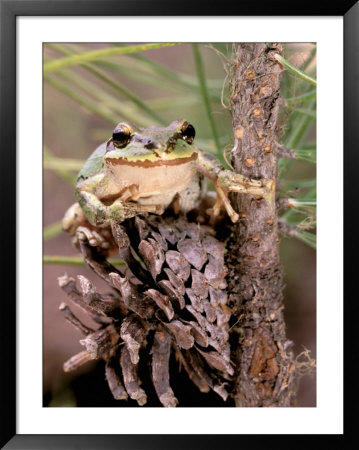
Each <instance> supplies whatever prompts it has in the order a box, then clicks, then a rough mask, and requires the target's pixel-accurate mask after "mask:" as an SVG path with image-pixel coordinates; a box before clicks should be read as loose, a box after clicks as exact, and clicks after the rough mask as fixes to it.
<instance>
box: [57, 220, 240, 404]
mask: <svg viewBox="0 0 359 450" xmlns="http://www.w3.org/2000/svg"><path fill="white" fill-rule="evenodd" d="M111 231H112V236H113V239H114V241H115V242H116V245H117V246H118V251H119V254H120V256H121V258H123V259H124V261H125V262H126V264H127V268H126V269H122V270H120V269H117V268H115V267H114V266H112V265H111V264H110V263H109V262H108V261H107V260H106V258H105V253H104V252H103V250H101V249H99V248H97V247H92V246H91V245H90V243H89V242H88V241H86V239H83V237H82V239H81V240H79V245H80V249H81V252H82V254H83V257H84V259H85V261H86V263H87V264H88V265H89V266H90V267H91V268H92V269H93V270H94V272H95V273H97V275H99V276H100V277H101V278H103V279H104V280H105V281H106V282H107V283H108V285H109V286H110V287H111V291H112V293H111V294H100V293H98V292H97V290H96V288H95V287H94V285H93V284H92V282H91V281H90V280H88V279H86V278H85V277H83V276H78V281H79V283H80V290H78V288H77V286H76V282H75V280H74V279H72V278H68V277H67V276H64V277H61V278H59V284H60V286H61V288H62V289H63V290H64V291H65V292H66V293H67V294H68V295H69V297H70V299H71V300H72V301H73V302H74V303H76V304H77V305H79V306H80V307H81V308H82V309H84V310H85V311H86V312H87V313H88V314H90V315H91V317H92V318H93V319H94V320H95V322H97V323H98V324H99V325H100V326H99V328H98V329H97V330H96V331H95V330H92V329H89V328H88V327H85V326H84V325H83V324H82V323H80V321H79V320H78V319H77V318H76V317H75V316H74V315H73V314H72V313H71V311H70V309H69V308H68V307H67V305H65V304H61V306H60V309H61V310H62V311H63V313H64V314H65V317H66V318H67V319H68V320H69V321H70V322H71V323H72V324H73V325H74V326H76V327H77V328H78V329H80V330H81V332H82V333H83V334H85V338H84V339H82V340H81V341H80V343H81V344H82V345H83V346H84V347H85V350H84V351H83V352H81V353H79V354H78V355H75V356H73V357H72V358H70V360H68V361H67V362H66V363H65V364H64V370H65V371H70V370H75V369H76V368H77V367H79V366H80V365H82V364H83V363H85V362H86V361H88V360H90V359H100V358H102V359H104V360H105V362H106V378H107V381H108V384H109V387H110V389H111V391H112V394H113V396H114V398H115V399H119V400H120V399H127V398H128V396H130V398H132V399H135V400H137V402H138V404H139V405H144V404H145V403H146V401H147V397H146V393H145V392H144V391H143V389H142V388H141V387H140V385H141V382H140V380H139V377H138V365H139V362H140V350H141V349H145V351H144V352H143V351H142V352H141V355H146V357H148V355H151V360H150V362H151V371H152V374H151V375H152V380H153V384H154V387H155V390H156V393H157V395H158V398H159V400H160V402H161V403H162V404H163V405H164V406H166V407H174V406H176V405H177V404H178V400H177V398H176V397H175V395H174V393H173V391H172V389H171V387H170V375H169V358H170V353H171V351H174V352H175V355H176V358H177V360H178V361H179V362H180V365H182V366H183V367H184V368H185V370H186V371H187V373H188V375H189V378H190V379H191V380H192V382H193V383H194V384H195V385H196V386H197V387H198V388H199V390H200V391H201V392H208V391H209V390H210V389H212V390H213V391H215V392H216V393H217V394H218V395H220V396H221V397H222V398H223V400H226V399H227V397H228V392H227V391H226V389H225V386H226V385H227V384H228V383H229V382H230V381H231V376H232V375H233V372H234V369H233V365H232V364H231V361H230V346H229V342H228V339H229V334H228V333H229V320H230V317H231V312H230V309H229V307H228V306H227V292H226V286H227V285H226V279H225V277H226V274H227V270H226V268H225V266H224V244H223V242H221V241H219V240H218V239H217V238H216V237H215V231H214V228H213V227H210V226H207V225H199V224H198V223H195V222H189V221H188V220H187V219H186V218H185V217H180V218H179V219H178V218H177V219H176V218H174V217H171V216H170V217H163V216H154V215H148V216H146V217H136V218H134V219H130V220H127V221H125V222H123V223H122V224H121V225H118V224H115V223H113V224H112V230H111ZM111 239H112V238H111ZM142 357H143V356H142Z"/></svg>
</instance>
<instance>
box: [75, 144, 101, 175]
mask: <svg viewBox="0 0 359 450" xmlns="http://www.w3.org/2000/svg"><path fill="white" fill-rule="evenodd" d="M105 153H106V142H104V143H103V144H101V145H100V146H99V147H97V149H96V150H95V151H94V152H93V153H92V154H91V156H89V158H88V160H87V161H86V162H85V164H84V165H83V167H82V169H81V170H80V172H79V173H78V175H77V183H81V181H84V180H87V178H90V177H92V176H93V175H96V174H97V173H98V172H100V171H101V169H102V168H103V156H104V154H105Z"/></svg>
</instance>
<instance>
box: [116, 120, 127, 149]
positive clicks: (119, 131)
mask: <svg viewBox="0 0 359 450" xmlns="http://www.w3.org/2000/svg"><path fill="white" fill-rule="evenodd" d="M130 139H131V130H130V129H129V128H128V127H127V126H125V125H122V124H120V125H117V127H116V128H115V129H114V130H113V133H112V142H113V145H114V146H115V147H116V148H123V147H125V146H126V145H127V144H128V143H129V142H130Z"/></svg>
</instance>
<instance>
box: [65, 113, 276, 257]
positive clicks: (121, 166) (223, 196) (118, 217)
mask: <svg viewBox="0 0 359 450" xmlns="http://www.w3.org/2000/svg"><path fill="white" fill-rule="evenodd" d="M195 135H196V131H195V128H194V126H193V125H192V124H191V123H190V122H188V121H187V120H185V119H176V120H174V121H172V122H171V123H170V124H169V125H168V126H150V127H148V128H141V127H138V126H136V125H134V124H132V123H128V122H120V123H119V124H118V125H117V126H116V127H115V128H114V130H113V132H112V136H111V137H110V138H109V139H108V140H107V141H106V142H104V143H103V144H101V145H100V146H99V147H98V148H97V149H96V150H95V151H94V152H93V153H92V154H91V156H90V157H89V158H88V160H87V161H86V163H85V164H84V166H83V168H82V169H81V170H80V172H79V174H78V177H77V182H76V188H75V195H76V199H77V202H76V203H75V204H74V205H72V206H71V207H70V208H69V209H68V211H67V212H66V213H65V216H64V218H63V221H62V225H63V229H64V230H65V231H67V232H68V233H69V234H70V235H72V236H73V235H75V234H76V233H80V235H82V236H83V237H84V238H87V239H88V241H89V243H90V245H94V246H95V245H97V246H102V247H104V248H105V247H106V246H107V245H108V244H107V243H108V238H109V231H108V230H109V227H110V226H111V222H113V221H114V222H117V223H121V222H123V221H125V220H126V219H130V218H132V217H135V216H137V215H142V214H148V213H151V214H158V215H161V214H163V213H164V212H165V211H166V210H167V208H168V207H169V206H170V205H173V203H174V202H175V203H176V205H177V206H176V208H177V211H178V212H182V213H187V212H188V211H190V210H192V209H193V208H195V207H196V205H198V203H199V202H200V200H201V198H203V196H204V195H205V194H206V179H211V180H212V181H213V183H214V186H215V190H216V194H217V195H216V201H215V203H214V205H213V208H212V214H213V216H218V215H219V214H220V212H221V210H222V207H224V209H225V211H226V213H227V214H228V216H229V217H230V219H231V221H232V222H233V223H235V222H237V221H238V219H239V215H238V213H237V212H236V211H235V210H234V209H233V207H232V205H231V203H230V201H229V198H228V195H229V193H230V192H239V193H243V194H251V195H255V196H259V197H265V198H268V197H269V196H270V195H271V192H272V189H273V182H272V180H255V179H249V178H246V177H244V176H242V175H241V174H238V173H235V172H234V171H233V170H230V169H225V168H224V167H223V166H222V165H221V164H220V163H219V162H218V161H217V160H216V158H214V157H213V156H212V155H210V154H208V153H206V152H204V151H203V150H201V149H200V148H199V147H197V146H196V145H195V144H194V140H195Z"/></svg>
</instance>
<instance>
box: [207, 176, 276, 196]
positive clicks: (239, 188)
mask: <svg viewBox="0 0 359 450" xmlns="http://www.w3.org/2000/svg"><path fill="white" fill-rule="evenodd" d="M272 184H273V181H272V180H264V181H262V180H252V179H250V178H246V177H244V176H243V175H241V174H239V173H236V172H233V171H231V170H222V171H221V172H220V174H219V175H218V178H217V180H216V186H218V187H220V188H222V189H223V190H224V191H230V192H239V193H243V194H252V195H260V196H262V197H264V196H265V195H266V194H267V193H268V192H269V190H270V186H271V185H272Z"/></svg>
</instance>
